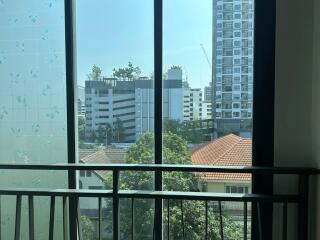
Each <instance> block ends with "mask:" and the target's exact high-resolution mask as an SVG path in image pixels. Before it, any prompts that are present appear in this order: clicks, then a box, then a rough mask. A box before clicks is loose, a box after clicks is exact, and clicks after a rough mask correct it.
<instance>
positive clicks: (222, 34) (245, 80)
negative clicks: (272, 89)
mask: <svg viewBox="0 0 320 240" xmlns="http://www.w3.org/2000/svg"><path fill="white" fill-rule="evenodd" d="M213 8H214V12H215V13H216V23H215V25H214V35H215V37H214V47H213V62H214V63H215V66H216V67H215V69H214V74H213V75H214V88H215V97H216V98H215V106H214V107H215V115H216V120H217V128H218V129H219V130H221V131H224V132H235V133H240V135H241V132H246V131H251V130H250V127H248V126H250V125H251V121H252V83H253V39H254V38H253V37H254V36H253V27H254V18H253V9H254V1H253V0H233V1H229V0H217V1H215V3H214V6H213Z"/></svg>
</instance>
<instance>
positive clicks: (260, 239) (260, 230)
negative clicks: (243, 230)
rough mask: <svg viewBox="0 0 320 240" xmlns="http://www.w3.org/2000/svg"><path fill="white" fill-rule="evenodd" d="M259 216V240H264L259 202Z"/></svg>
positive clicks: (258, 204)
mask: <svg viewBox="0 0 320 240" xmlns="http://www.w3.org/2000/svg"><path fill="white" fill-rule="evenodd" d="M257 214H258V233H259V240H262V225H261V212H260V203H259V202H257Z"/></svg>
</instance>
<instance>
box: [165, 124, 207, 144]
mask: <svg viewBox="0 0 320 240" xmlns="http://www.w3.org/2000/svg"><path fill="white" fill-rule="evenodd" d="M163 126H164V131H165V132H166V133H174V134H177V135H179V136H180V137H182V138H183V139H184V140H186V141H187V142H188V143H194V144H199V143H202V142H203V134H202V133H201V132H200V131H199V130H197V129H196V127H197V126H196V125H195V124H190V123H184V122H180V121H178V120H174V119H165V120H164V122H163Z"/></svg>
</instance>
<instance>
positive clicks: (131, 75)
mask: <svg viewBox="0 0 320 240" xmlns="http://www.w3.org/2000/svg"><path fill="white" fill-rule="evenodd" d="M140 74H141V70H140V68H139V67H134V66H133V64H132V63H131V62H129V63H128V66H127V67H125V68H118V69H115V68H114V69H113V76H114V77H116V78H119V79H124V80H136V79H138V78H139V76H140Z"/></svg>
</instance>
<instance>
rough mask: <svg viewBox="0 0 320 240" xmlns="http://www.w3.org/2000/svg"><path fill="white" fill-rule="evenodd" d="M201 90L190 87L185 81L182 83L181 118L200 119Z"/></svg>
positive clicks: (187, 119)
mask: <svg viewBox="0 0 320 240" xmlns="http://www.w3.org/2000/svg"><path fill="white" fill-rule="evenodd" d="M202 103H203V101H202V90H201V88H191V87H190V86H189V84H188V83H187V82H184V83H183V120H184V121H194V120H201V119H203V117H202Z"/></svg>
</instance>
